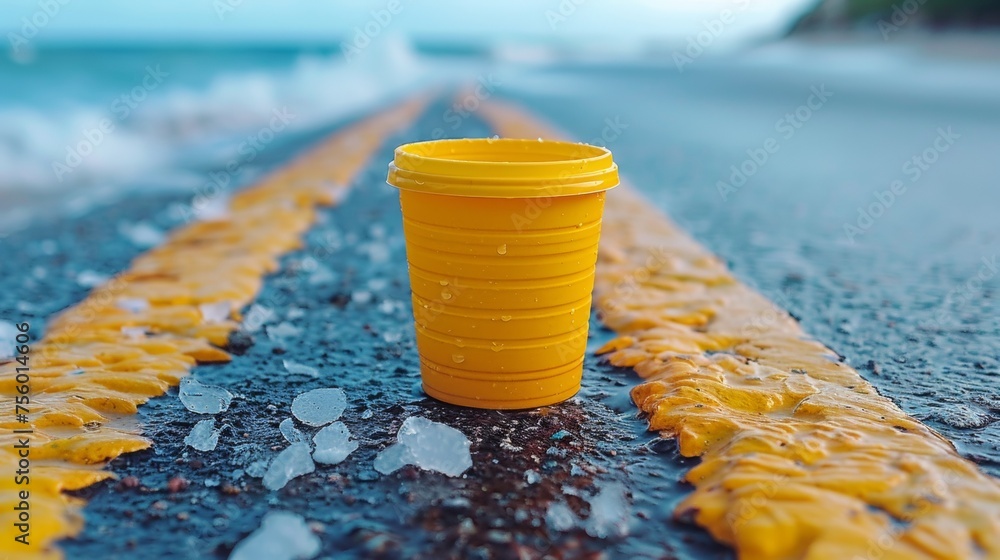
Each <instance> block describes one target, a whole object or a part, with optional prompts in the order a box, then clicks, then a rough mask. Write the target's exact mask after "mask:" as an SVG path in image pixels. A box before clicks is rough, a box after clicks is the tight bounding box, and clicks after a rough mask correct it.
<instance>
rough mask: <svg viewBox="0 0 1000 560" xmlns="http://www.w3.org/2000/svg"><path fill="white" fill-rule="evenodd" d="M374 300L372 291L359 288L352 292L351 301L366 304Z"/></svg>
mask: <svg viewBox="0 0 1000 560" xmlns="http://www.w3.org/2000/svg"><path fill="white" fill-rule="evenodd" d="M371 300H372V293H371V292H369V291H367V290H358V291H356V292H354V293H353V294H351V301H353V302H354V303H357V304H361V305H364V304H366V303H368V302H370V301H371Z"/></svg>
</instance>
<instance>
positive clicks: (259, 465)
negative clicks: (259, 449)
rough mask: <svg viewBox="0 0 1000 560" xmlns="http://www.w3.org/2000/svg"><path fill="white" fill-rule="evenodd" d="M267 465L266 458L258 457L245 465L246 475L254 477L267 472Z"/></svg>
mask: <svg viewBox="0 0 1000 560" xmlns="http://www.w3.org/2000/svg"><path fill="white" fill-rule="evenodd" d="M267 465H268V461H267V459H258V460H256V461H254V462H253V463H250V464H249V465H247V468H246V473H247V475H248V476H252V477H254V478H260V477H262V476H264V475H265V474H266V473H267Z"/></svg>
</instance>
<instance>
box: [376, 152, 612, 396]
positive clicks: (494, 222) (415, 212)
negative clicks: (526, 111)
mask: <svg viewBox="0 0 1000 560" xmlns="http://www.w3.org/2000/svg"><path fill="white" fill-rule="evenodd" d="M388 183H389V184H390V185H392V186H394V187H396V188H398V189H399V190H400V193H399V202H400V207H401V208H402V212H403V231H404V234H405V236H406V255H407V260H408V261H409V265H410V285H411V288H412V293H413V310H414V319H415V323H416V333H417V350H418V352H419V354H420V365H421V367H420V372H421V378H422V381H423V387H424V391H425V392H426V393H427V394H428V395H430V396H432V397H434V398H436V399H439V400H442V401H445V402H448V403H452V404H457V405H462V406H470V407H476V408H492V409H520V408H533V407H538V406H545V405H550V404H555V403H558V402H561V401H564V400H566V399H568V398H570V397H572V396H573V395H575V394H576V393H577V392H578V391H579V390H580V379H581V376H582V374H583V358H584V353H585V351H586V347H587V330H588V328H589V326H590V303H591V292H592V291H593V289H594V267H595V265H596V264H597V244H598V240H599V238H600V234H601V216H602V213H603V211H604V197H605V191H606V190H608V189H610V188H613V187H615V186H617V185H618V166H617V165H616V164H615V163H614V161H613V160H612V157H611V152H609V151H608V150H606V149H604V148H599V147H596V146H589V145H586V144H574V143H572V142H558V141H550V140H516V139H493V138H490V139H486V138H477V139H462V140H436V141H431V142H417V143H414V144H406V145H403V146H400V147H398V148H396V152H395V158H394V160H393V162H392V163H391V164H390V165H389V176H388Z"/></svg>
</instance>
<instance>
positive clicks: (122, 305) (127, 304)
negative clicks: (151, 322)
mask: <svg viewBox="0 0 1000 560" xmlns="http://www.w3.org/2000/svg"><path fill="white" fill-rule="evenodd" d="M115 306H116V307H118V309H124V310H125V311H128V312H129V313H142V312H143V311H145V310H147V309H149V301H147V300H144V299H141V298H119V299H118V301H116V302H115Z"/></svg>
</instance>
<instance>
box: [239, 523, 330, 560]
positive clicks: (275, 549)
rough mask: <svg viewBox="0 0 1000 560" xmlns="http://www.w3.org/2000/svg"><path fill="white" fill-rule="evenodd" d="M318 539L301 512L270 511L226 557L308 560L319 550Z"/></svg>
mask: <svg viewBox="0 0 1000 560" xmlns="http://www.w3.org/2000/svg"><path fill="white" fill-rule="evenodd" d="M320 547H321V543H320V540H319V537H317V536H316V535H315V534H313V532H312V531H311V530H310V529H309V525H307V524H306V520H305V519H303V518H302V516H299V515H295V514H294V513H289V512H287V511H272V512H269V513H268V514H267V515H265V516H264V520H263V521H261V524H260V528H259V529H257V530H256V531H254V532H253V533H250V536H248V537H247V538H245V539H243V540H242V541H240V542H239V543H238V544H237V545H236V548H234V549H233V552H232V554H230V555H229V560H308V559H309V558H313V557H315V556H316V555H317V554H319V550H320Z"/></svg>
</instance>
